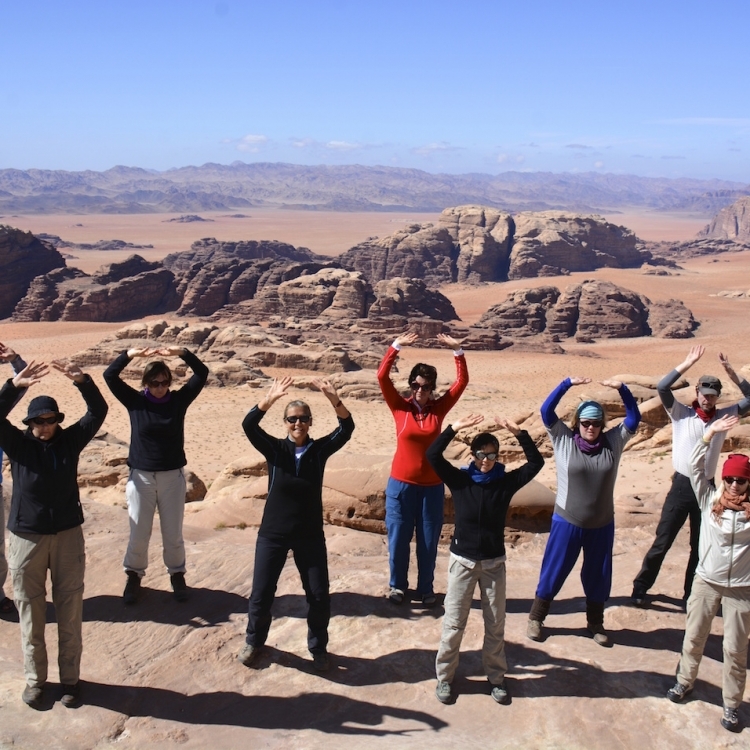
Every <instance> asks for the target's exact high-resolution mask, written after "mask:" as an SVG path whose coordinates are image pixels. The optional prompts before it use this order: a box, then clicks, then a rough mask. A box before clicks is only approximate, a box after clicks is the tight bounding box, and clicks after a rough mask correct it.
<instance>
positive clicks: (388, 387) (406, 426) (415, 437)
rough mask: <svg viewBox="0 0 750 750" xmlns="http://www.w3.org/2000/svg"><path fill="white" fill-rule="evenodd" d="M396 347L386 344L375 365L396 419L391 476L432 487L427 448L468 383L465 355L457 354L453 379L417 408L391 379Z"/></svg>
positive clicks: (434, 480) (437, 480) (437, 481)
mask: <svg viewBox="0 0 750 750" xmlns="http://www.w3.org/2000/svg"><path fill="white" fill-rule="evenodd" d="M398 352H399V350H398V349H395V348H394V347H392V346H391V347H389V349H388V351H387V352H386V354H385V357H383V361H382V362H381V363H380V367H379V368H378V383H380V390H381V391H382V393H383V397H384V398H385V402H386V403H387V404H388V408H389V409H390V410H391V414H393V419H394V421H395V422H396V455H395V456H394V457H393V464H392V465H391V476H392V477H393V478H394V479H397V480H399V481H400V482H406V483H407V484H421V485H424V486H427V487H429V486H433V485H436V484H441V483H442V482H441V481H440V477H439V476H438V475H437V474H436V473H435V471H434V469H433V468H432V466H430V463H429V461H428V460H427V457H426V455H425V454H426V453H427V449H428V448H429V447H430V445H431V444H432V442H433V440H435V438H437V436H438V435H439V434H440V431H441V429H442V426H443V418H444V417H445V415H446V414H447V413H448V412H449V411H450V410H451V409H452V408H453V407H454V406H455V405H456V403H457V402H458V399H459V398H461V394H462V393H463V392H464V390H465V389H466V386H467V385H468V384H469V371H468V369H467V367H466V357H464V355H463V354H459V355H458V356H457V357H455V360H456V380H455V381H454V382H453V385H451V387H450V388H449V389H448V391H447V392H446V393H444V394H443V395H442V396H441V397H440V398H438V399H435V400H434V401H429V402H428V403H427V405H426V406H425V407H424V409H422V410H421V411H420V409H419V407H418V406H417V404H416V402H415V401H414V398H413V397H412V398H408V399H407V398H404V397H403V396H401V395H400V394H399V392H398V391H397V390H396V388H395V386H394V385H393V382H392V381H391V367H393V363H394V362H395V361H396V357H398Z"/></svg>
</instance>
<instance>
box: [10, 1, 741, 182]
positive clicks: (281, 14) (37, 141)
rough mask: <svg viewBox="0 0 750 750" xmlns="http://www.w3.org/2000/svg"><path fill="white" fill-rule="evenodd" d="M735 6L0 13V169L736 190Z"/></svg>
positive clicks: (77, 4) (117, 6)
mask: <svg viewBox="0 0 750 750" xmlns="http://www.w3.org/2000/svg"><path fill="white" fill-rule="evenodd" d="M748 28H750V2H747V0H715V2H713V3H707V2H705V1H703V2H696V1H694V0H682V1H681V2H675V1H673V0H648V2H643V1H641V0H627V1H626V2H625V1H623V0H620V1H619V2H607V0H598V1H597V2H593V1H591V2H589V1H588V0H568V1H567V2H566V1H565V0H557V1H552V0H550V1H549V2H541V1H540V0H526V2H518V0H514V1H513V2H506V1H505V0H493V1H490V0H487V1H482V2H478V1H476V0H463V2H446V1H445V0H432V2H425V1H423V0H400V1H399V2H392V1H391V0H379V1H377V2H372V3H365V2H362V1H361V0H360V1H358V2H355V1H352V2H344V1H343V0H341V1H338V2H336V1H333V0H331V1H325V2H321V1H316V0H307V2H297V1H296V0H275V1H269V2H264V3H259V2H254V1H251V0H245V1H242V0H182V1H181V2H178V1H176V0H148V1H142V0H128V1H127V2H121V1H120V0H97V1H96V2H91V1H89V0H73V1H72V2H60V1H59V0H54V1H52V0H47V1H42V0H25V1H24V2H16V1H15V0H6V1H5V2H0V29H2V38H3V42H2V44H1V45H0V92H2V94H1V95H2V102H3V105H2V107H1V108H0V113H1V114H0V168H5V167H16V168H19V169H29V168H43V169H69V170H82V169H95V170H101V169H107V168H109V167H111V166H114V165H116V164H125V165H130V166H140V167H145V168H152V169H159V170H162V169H168V168H170V167H179V166H185V165H188V164H203V163H205V162H211V161H213V162H220V163H230V162H232V161H235V160H238V159H239V160H241V161H246V162H253V161H273V162H276V161H284V162H293V163H297V164H367V165H375V164H382V165H390V166H398V167H414V168H417V169H424V170H427V171H429V172H452V173H461V172H489V173H498V172H504V171H509V170H523V171H553V172H563V171H566V172H571V171H576V172H585V171H599V172H604V173H606V172H614V173H630V174H639V175H646V176H653V177H700V178H712V177H716V178H722V179H731V180H738V181H742V182H750V96H748V93H749V89H750V86H749V85H748V80H749V75H748V71H750V43H748V38H747V35H748Z"/></svg>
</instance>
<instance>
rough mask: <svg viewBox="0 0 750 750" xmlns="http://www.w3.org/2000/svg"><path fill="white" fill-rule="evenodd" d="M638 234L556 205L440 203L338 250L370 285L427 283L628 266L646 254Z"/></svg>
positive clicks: (342, 259) (347, 265) (344, 261)
mask: <svg viewBox="0 0 750 750" xmlns="http://www.w3.org/2000/svg"><path fill="white" fill-rule="evenodd" d="M636 242H637V240H636V237H635V235H634V234H633V233H632V232H631V231H630V230H629V229H625V228H624V227H618V226H616V225H614V224H611V223H609V222H607V221H605V220H604V219H603V218H601V217H598V216H579V215H577V214H570V213H564V212H560V211H544V212H525V213H520V214H517V215H516V216H511V215H510V214H508V213H503V212H501V211H497V210H495V209H491V208H486V207H482V206H457V207H454V208H446V209H445V210H444V211H443V212H442V214H441V215H440V219H439V221H438V226H437V227H435V226H433V225H432V224H424V225H421V224H413V225H412V226H410V227H409V228H407V229H405V230H402V231H400V232H396V233H395V234H392V235H390V236H388V237H384V238H382V239H378V240H368V241H367V242H363V243H361V244H359V245H356V246H355V247H353V248H351V249H350V250H348V251H347V252H346V253H344V254H343V255H341V256H339V258H338V261H339V263H340V264H341V265H342V266H344V268H349V269H350V270H353V271H359V272H360V273H362V274H363V276H364V277H365V278H366V279H368V281H370V283H372V284H375V283H377V282H378V281H382V280H384V279H390V278H395V277H398V276H402V277H410V278H418V279H424V280H425V281H426V282H427V283H428V284H444V283H448V282H469V283H474V282H482V281H505V280H507V279H509V278H512V279H515V278H526V277H536V276H559V275H563V274H567V273H569V272H571V271H593V270H595V269H597V268H602V267H603V266H610V267H616V268H631V267H636V266H640V265H641V264H642V263H643V262H644V261H646V260H648V259H649V258H650V254H649V253H648V252H644V251H642V250H640V249H639V248H638V247H637V246H636Z"/></svg>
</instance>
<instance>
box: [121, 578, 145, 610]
mask: <svg viewBox="0 0 750 750" xmlns="http://www.w3.org/2000/svg"><path fill="white" fill-rule="evenodd" d="M125 575H127V577H128V581H127V583H126V584H125V591H123V592H122V602H123V604H135V603H136V602H137V601H138V596H139V594H140V593H141V577H140V576H139V575H138V573H136V572H135V571H134V570H126V571H125Z"/></svg>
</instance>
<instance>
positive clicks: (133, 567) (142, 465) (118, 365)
mask: <svg viewBox="0 0 750 750" xmlns="http://www.w3.org/2000/svg"><path fill="white" fill-rule="evenodd" d="M154 355H160V356H162V357H175V356H176V357H182V359H183V360H185V363H186V364H187V365H188V367H190V368H191V369H192V370H193V374H192V376H191V377H190V380H188V382H187V383H185V385H183V386H182V388H180V389H179V390H177V391H171V390H170V389H169V386H170V385H171V384H172V372H171V371H170V369H169V367H167V365H166V364H165V363H164V362H162V361H160V360H155V361H153V362H149V363H148V364H147V365H146V368H145V370H144V371H143V378H142V381H141V385H142V386H143V390H142V391H137V390H135V388H131V387H130V386H129V385H128V384H127V383H125V382H123V381H122V379H121V378H120V373H121V372H122V371H123V370H124V369H125V367H127V365H128V363H129V362H130V360H131V359H133V358H134V357H152V356H154ZM207 378H208V368H207V367H206V366H205V365H204V364H203V362H201V361H200V360H199V359H198V357H196V356H195V354H193V353H192V352H190V351H188V350H187V349H185V348H184V347H182V346H169V347H166V348H164V349H128V350H127V351H125V352H122V354H120V356H119V357H118V358H117V359H116V360H115V361H114V362H113V363H112V364H111V365H110V366H109V367H108V368H107V369H106V370H105V371H104V380H105V382H106V383H107V385H108V386H109V389H110V391H112V393H113V394H114V396H115V398H116V399H117V400H118V401H119V402H120V403H121V404H122V405H123V406H124V407H125V408H126V409H127V410H128V415H129V416H130V452H129V454H128V466H129V467H130V475H129V476H128V483H127V486H126V489H125V496H126V498H127V501H128V515H129V516H130V540H129V542H128V549H127V551H126V552H125V560H124V561H123V565H124V566H125V574H126V575H127V583H126V584H125V591H124V592H123V595H122V599H123V602H124V603H125V604H134V603H135V602H136V601H137V599H138V594H139V592H140V588H141V578H142V577H143V576H144V575H145V573H146V568H147V567H148V543H149V540H150V539H151V530H152V528H153V525H154V512H155V510H156V508H159V526H160V527H161V538H162V543H163V546H164V564H165V565H166V566H167V571H168V572H169V577H170V581H171V583H172V590H173V591H174V596H175V599H177V601H179V602H183V601H185V600H186V599H187V598H188V589H187V584H186V583H185V542H184V541H183V539H182V520H183V517H184V515H185V473H184V471H183V467H184V466H185V464H186V463H187V458H186V457H185V413H186V412H187V408H188V406H190V404H191V403H193V401H194V400H195V399H196V397H197V396H198V394H199V393H200V392H201V390H202V389H203V386H204V385H205V384H206V380H207Z"/></svg>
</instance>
